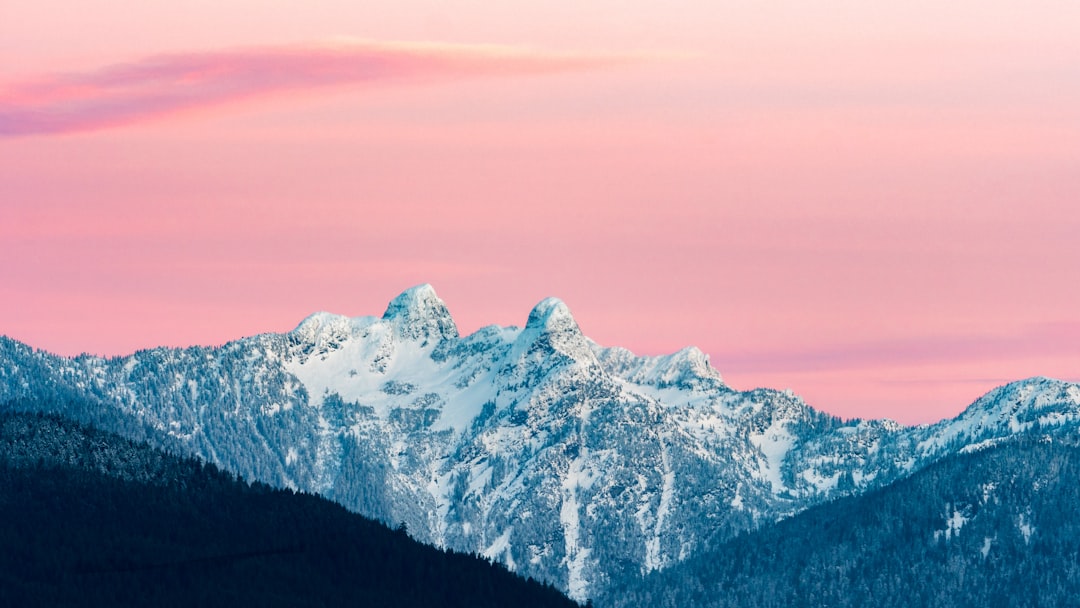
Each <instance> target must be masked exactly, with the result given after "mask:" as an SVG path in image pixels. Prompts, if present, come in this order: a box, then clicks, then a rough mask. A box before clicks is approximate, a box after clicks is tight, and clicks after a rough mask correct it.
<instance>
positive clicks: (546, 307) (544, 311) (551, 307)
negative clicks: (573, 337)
mask: <svg viewBox="0 0 1080 608" xmlns="http://www.w3.org/2000/svg"><path fill="white" fill-rule="evenodd" d="M525 329H526V330H533V331H536V332H540V333H558V332H578V333H580V332H581V329H580V328H579V327H578V324H577V321H575V320H574V315H572V314H570V308H569V307H568V306H567V305H566V304H564V303H563V301H562V300H560V299H559V298H544V299H543V300H541V301H540V303H539V304H537V305H536V306H534V307H533V309H532V311H531V312H529V320H528V321H527V322H526V323H525Z"/></svg>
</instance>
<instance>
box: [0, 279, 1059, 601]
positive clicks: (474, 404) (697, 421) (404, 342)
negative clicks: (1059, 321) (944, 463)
mask: <svg viewBox="0 0 1080 608" xmlns="http://www.w3.org/2000/svg"><path fill="white" fill-rule="evenodd" d="M27 400H33V404H32V405H24V404H26V403H28V401H27ZM73 400H76V402H77V403H79V404H83V403H93V404H96V405H94V406H93V407H91V408H82V407H72V406H69V405H68V404H69V403H71V402H72V401H73ZM43 401H44V402H47V403H48V405H47V406H45V407H46V408H47V409H53V410H56V411H62V412H64V413H65V414H66V415H69V416H74V417H77V418H78V419H80V420H84V421H86V422H89V423H93V424H97V425H100V426H102V427H103V428H108V429H115V430H118V431H119V432H124V433H125V434H128V435H130V436H140V437H141V436H145V437H146V438H147V439H149V440H150V441H153V442H156V443H157V445H168V446H174V447H175V448H177V449H181V450H183V451H184V452H185V453H188V454H194V455H198V456H200V457H202V458H205V459H206V460H208V461H210V462H212V463H215V464H217V465H219V466H222V467H224V468H226V469H228V470H230V471H234V472H237V473H239V474H241V475H243V476H244V477H245V478H247V479H253V480H254V479H257V480H261V481H264V482H266V483H270V484H272V485H275V486H280V487H288V488H295V489H302V490H306V491H311V492H318V493H320V494H322V495H324V496H326V497H328V498H331V499H333V500H335V501H337V502H339V503H341V504H343V505H345V506H346V507H348V508H349V509H352V510H355V511H357V512H360V513H362V514H365V515H368V516H371V517H375V518H377V519H380V520H382V521H384V522H387V523H390V524H392V525H397V524H398V523H404V524H406V525H407V526H408V529H409V530H410V533H411V534H412V535H414V536H415V537H416V538H418V539H420V540H423V541H424V542H428V543H432V544H435V545H437V546H445V547H450V548H453V549H455V550H459V551H465V552H476V553H481V554H483V555H486V556H488V557H491V558H493V559H496V560H498V561H500V562H502V563H505V564H506V565H507V566H509V567H510V568H511V569H513V570H515V571H517V572H519V573H521V574H523V575H527V576H532V577H534V578H537V579H539V580H544V581H549V582H552V583H554V584H556V585H557V586H559V587H560V588H562V589H564V590H567V591H568V592H569V593H570V594H571V595H572V597H574V598H576V599H579V600H583V599H585V598H586V597H590V596H593V595H596V594H597V593H599V592H600V591H602V590H603V589H606V588H608V587H610V586H612V585H617V584H621V582H622V581H625V580H628V578H637V577H639V576H640V575H641V574H643V573H647V572H650V571H652V570H656V569H662V568H666V567H668V566H670V565H672V564H675V563H678V562H680V561H682V560H685V559H687V558H689V557H691V556H693V555H694V554H696V553H697V552H699V551H700V550H702V549H703V548H707V547H711V546H715V545H716V544H717V543H719V542H722V541H725V540H727V539H729V538H731V537H732V536H734V535H735V534H737V533H739V532H742V531H745V530H748V529H753V528H755V527H757V526H759V525H762V524H764V523H771V522H773V521H775V520H777V519H779V518H782V517H786V516H790V515H792V514H794V513H798V512H800V511H802V510H804V509H806V508H808V507H810V506H812V505H815V504H819V503H821V502H823V501H826V500H830V499H832V498H835V497H838V496H843V495H847V494H853V493H860V492H864V491H866V490H868V489H872V488H875V487H879V486H881V485H885V484H888V483H891V482H892V481H895V480H897V479H900V478H903V477H906V476H908V475H910V474H911V473H913V472H915V471H918V470H919V469H921V468H923V467H925V466H926V465H927V464H929V463H931V462H934V461H935V460H937V459H940V458H941V457H944V456H946V455H949V454H952V453H955V452H957V451H960V450H963V449H965V448H966V447H967V446H974V445H980V444H983V443H985V442H992V441H996V440H999V439H1001V438H1003V437H1008V436H1011V435H1013V434H1015V433H1017V432H1024V431H1025V430H1030V429H1031V428H1032V427H1033V425H1042V426H1046V427H1050V426H1055V425H1056V426H1057V427H1059V428H1061V429H1067V428H1072V427H1074V426H1076V425H1077V421H1078V420H1080V415H1078V413H1080V389H1078V387H1077V386H1076V385H1073V384H1067V383H1061V382H1057V381H1052V380H1047V379H1033V380H1030V381H1025V382H1022V383H1018V384H1015V385H1010V386H1009V387H1005V388H1002V389H999V390H997V391H995V392H993V393H991V394H990V395H988V396H987V397H984V398H983V399H981V400H980V401H979V402H977V403H976V404H974V405H973V406H972V407H971V408H970V409H969V410H968V411H967V412H965V413H964V414H963V415H961V416H960V417H959V418H957V419H955V420H951V421H944V422H942V423H939V424H937V425H932V426H924V427H915V428H907V427H902V426H900V425H897V424H895V423H891V422H888V421H851V422H844V421H841V420H839V419H836V418H833V417H831V416H828V415H825V414H822V413H820V412H817V411H815V410H813V409H812V408H810V407H809V406H807V405H806V404H805V403H804V402H803V401H802V400H800V399H799V398H797V397H795V396H794V395H792V394H790V393H786V392H779V391H772V390H766V389H758V390H754V391H749V392H738V391H734V390H732V389H730V388H729V387H727V386H726V385H725V384H724V382H723V380H722V378H721V376H720V374H719V373H717V372H716V370H714V369H713V368H712V367H710V366H709V364H708V361H707V358H706V357H705V355H704V354H703V353H701V351H699V350H697V349H693V348H688V349H685V350H683V351H680V352H678V353H675V354H673V355H668V356H662V357H638V356H635V355H634V354H632V353H630V352H629V351H627V350H624V349H619V348H605V347H602V346H599V345H597V344H595V343H593V342H592V341H590V340H589V339H588V338H586V337H585V336H584V335H583V334H582V333H581V331H580V329H579V327H578V325H577V323H576V322H575V320H574V318H573V316H572V315H571V314H570V311H569V309H568V308H567V307H566V305H565V304H563V303H562V302H560V301H559V300H557V299H554V298H551V299H547V300H544V301H543V302H541V303H539V304H538V305H537V306H536V307H535V308H534V309H533V310H532V311H531V312H530V314H529V316H528V319H527V321H526V323H525V326H524V327H520V328H519V327H496V326H490V327H486V328H483V329H481V330H479V331H477V332H476V333H474V334H472V335H469V336H464V337H462V336H460V335H459V332H458V330H457V327H456V325H455V324H454V322H453V319H452V318H451V316H450V314H449V311H448V310H447V308H446V306H445V304H444V303H443V302H442V301H441V300H440V299H439V298H438V296H437V295H436V294H435V292H434V290H433V289H432V288H431V287H430V286H426V285H424V286H419V287H416V288H413V289H410V290H408V291H406V292H405V293H403V294H401V295H400V296H398V297H397V298H395V299H394V300H393V301H392V302H391V303H390V304H389V305H388V307H387V309H386V312H385V313H384V314H383V315H382V317H378V318H377V317H361V318H348V317H342V316H337V315H331V314H328V313H318V314H315V315H312V316H311V317H309V318H308V319H306V320H305V321H304V322H302V323H301V324H300V325H299V326H298V327H297V328H296V329H295V330H294V331H292V332H290V333H288V334H283V335H274V334H267V335H261V336H255V337H252V338H247V339H243V340H238V341H236V342H232V343H229V344H226V345H224V346H222V347H220V348H206V347H193V348H187V349H153V350H148V351H140V352H138V353H135V354H134V355H132V356H130V357H122V358H114V359H100V358H95V357H88V356H83V357H78V358H75V359H66V358H60V357H55V356H52V355H49V354H47V353H43V352H39V351H33V350H32V349H30V348H28V347H26V346H24V345H21V344H19V343H17V342H14V341H11V340H6V339H3V340H0V403H4V402H6V403H7V404H8V405H7V407H8V408H10V409H19V408H31V409H32V408H39V407H42V406H41V405H40V403H41V402H43Z"/></svg>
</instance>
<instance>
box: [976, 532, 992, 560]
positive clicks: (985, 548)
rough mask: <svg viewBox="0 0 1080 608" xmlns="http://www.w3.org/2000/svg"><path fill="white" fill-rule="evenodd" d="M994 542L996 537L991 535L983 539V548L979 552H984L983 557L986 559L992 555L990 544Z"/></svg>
mask: <svg viewBox="0 0 1080 608" xmlns="http://www.w3.org/2000/svg"><path fill="white" fill-rule="evenodd" d="M993 543H994V539H993V538H991V537H989V536H987V537H986V538H984V539H983V546H982V549H979V552H980V553H982V556H983V559H986V556H988V555H990V545H992V544H993Z"/></svg>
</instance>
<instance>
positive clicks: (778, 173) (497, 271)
mask: <svg viewBox="0 0 1080 608" xmlns="http://www.w3.org/2000/svg"><path fill="white" fill-rule="evenodd" d="M382 4H385V5H382ZM1077 58H1080V4H1078V3H1075V2H1065V1H1060V2H1051V1H1038V0H1036V1H1034V2H1019V1H999V0H988V1H985V2H978V3H976V2H967V1H963V2H955V3H948V5H947V6H942V5H941V4H940V3H931V2H926V1H918V0H917V1H913V2H889V3H885V2H877V1H871V2H846V1H845V2H840V1H831V0H827V1H825V2H818V3H805V2H794V1H779V2H770V3H755V2H741V1H739V2H726V1H720V2H698V1H685V2H674V3H656V2H619V3H616V2H607V1H603V2H588V3H581V2H564V1H563V0H555V1H551V2H502V3H490V2H483V3H481V2H477V1H462V2H454V3H448V2H434V1H430V0H405V1H402V2H394V3H371V2H356V1H350V2H344V1H340V2H339V1H334V2H326V1H315V2H304V3H301V2H281V1H273V2H268V1H264V0H260V1H258V2H256V1H254V0H243V1H240V2H225V3H220V2H206V1H201V0H200V1H194V2H183V3H178V2H160V1H157V0H153V1H144V2H138V3H132V2H126V1H124V2H121V1H119V0H87V1H86V2H83V3H80V4H79V8H78V10H73V9H72V7H71V5H70V3H67V2H59V1H57V0H33V1H30V0H5V1H4V2H3V3H2V4H0V279H2V280H0V334H6V335H8V336H11V337H13V338H15V339H18V340H21V341H24V342H27V343H28V344H31V345H33V346H35V347H38V348H43V349H46V350H50V351H53V352H57V353H60V354H66V355H72V354H77V353H80V352H91V353H96V354H103V355H113V354H123V353H128V352H131V351H133V350H135V349H139V348H147V347H152V346H156V345H190V344H220V343H222V342H225V341H228V340H231V339H235V338H239V337H242V336H245V335H251V334H255V333H261V332H268V331H287V330H289V329H291V328H293V327H294V326H295V325H296V324H298V323H299V322H300V320H302V319H303V318H304V317H305V316H307V315H308V314H309V313H311V312H314V311H317V310H328V311H332V312H336V313H341V314H348V315H354V316H358V315H377V314H381V312H382V311H383V309H384V308H385V305H386V303H387V301H389V300H390V299H391V298H392V297H394V296H395V295H397V294H398V293H400V292H401V291H402V290H404V289H406V288H408V287H410V286H413V285H416V284H418V283H431V284H432V285H434V287H435V288H436V290H437V291H438V293H439V295H440V296H441V297H442V298H443V299H444V300H445V301H446V302H447V305H448V306H449V308H450V310H451V312H452V313H453V314H454V317H455V319H456V320H457V322H458V325H459V327H460V328H461V330H462V331H463V333H468V332H471V331H474V330H476V329H478V328H479V327H480V326H481V325H485V324H490V323H498V324H502V325H511V324H513V325H521V324H523V323H524V321H525V318H526V316H527V315H528V312H529V309H530V308H531V307H532V306H533V305H534V304H536V303H537V302H538V301H540V300H541V299H542V298H544V297H547V296H557V297H559V298H561V299H563V300H564V301H565V302H566V303H567V304H568V305H569V307H570V308H571V310H572V311H573V312H574V314H575V317H576V318H577V320H578V323H579V324H580V325H581V327H582V329H583V331H584V332H585V333H586V334H587V335H588V336H590V337H591V338H593V339H594V340H596V341H597V342H599V343H601V344H605V345H619V346H625V347H627V348H630V349H631V350H633V351H635V352H637V353H639V354H660V353H666V352H673V351H675V350H678V349H680V348H682V347H684V346H687V345H691V344H693V345H696V346H698V347H700V348H701V349H702V350H704V351H705V352H707V353H709V354H710V356H711V359H712V363H713V365H714V366H715V367H716V368H717V369H718V370H719V371H720V372H721V373H722V374H723V375H724V377H725V379H726V381H727V382H728V383H729V384H730V385H731V386H733V387H734V388H738V389H749V388H753V387H756V386H769V387H773V388H779V389H784V388H791V389H792V390H794V391H795V392H796V393H798V394H799V395H801V396H803V397H804V398H805V399H806V400H807V401H808V402H809V403H810V404H811V405H813V406H815V407H817V408H819V409H823V410H825V411H828V412H831V413H834V414H838V415H841V416H845V417H851V416H859V417H881V416H887V417H891V418H894V419H897V420H900V421H902V422H907V423H915V422H928V421H935V420H938V419H940V418H943V417H947V416H952V415H954V414H956V413H957V412H958V411H959V410H960V409H962V408H963V407H964V406H966V405H967V404H968V403H970V402H971V401H973V400H974V399H975V398H976V397H978V396H979V395H981V394H982V393H983V392H985V391H986V390H989V389H990V388H992V387H994V386H997V385H999V384H1002V383H1004V382H1008V381H1011V380H1017V379H1021V378H1024V377H1028V376H1033V375H1046V376H1051V377H1057V378H1061V379H1065V380H1078V379H1080V238H1078V234H1080V61H1078V60H1077Z"/></svg>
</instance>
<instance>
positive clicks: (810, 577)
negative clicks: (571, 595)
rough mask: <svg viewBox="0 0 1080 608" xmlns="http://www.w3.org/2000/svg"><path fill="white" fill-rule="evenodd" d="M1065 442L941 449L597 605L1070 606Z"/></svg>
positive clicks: (1078, 581)
mask: <svg viewBox="0 0 1080 608" xmlns="http://www.w3.org/2000/svg"><path fill="white" fill-rule="evenodd" d="M1077 439H1078V438H1077V436H1075V435H1072V436H1065V437H1058V438H1056V439H1054V440H1051V439H1050V438H1049V437H1027V438H1020V439H1013V440H1009V441H1006V442H1002V443H1000V444H998V445H996V446H992V447H987V448H984V449H983V450H980V451H975V452H973V453H968V454H959V455H953V456H949V457H947V458H945V459H943V460H941V461H939V462H937V463H935V464H933V465H931V466H929V467H927V468H925V469H923V470H922V471H920V472H918V473H915V474H914V475H912V476H911V477H909V478H907V479H904V480H901V481H899V482H896V483H895V484H893V485H890V486H888V487H886V488H883V489H880V490H877V491H873V492H870V493H868V494H865V495H862V496H857V497H849V498H845V499H840V500H837V501H834V502H830V503H827V504H825V505H822V506H819V507H815V508H812V509H809V510H807V511H805V512H803V513H800V514H798V515H796V516H794V517H792V518H790V519H787V520H785V521H782V522H780V523H778V524H776V525H773V526H768V527H765V528H762V529H759V530H757V531H754V532H750V533H748V534H745V535H742V536H740V537H738V538H736V539H734V540H732V541H729V542H727V543H724V544H722V545H721V546H718V547H717V548H715V549H713V550H709V551H706V552H703V553H701V554H699V555H697V556H695V557H693V558H691V559H689V560H687V561H686V562H684V563H683V564H679V565H677V566H675V567H673V568H671V569H669V570H666V571H664V572H660V573H654V574H652V575H650V576H649V577H647V578H646V579H645V580H643V581H641V582H639V583H637V584H631V585H628V586H625V587H620V588H618V589H612V590H611V593H610V594H608V595H607V596H605V597H603V598H600V599H599V600H598V601H597V605H598V606H606V607H610V608H618V607H629V606H646V605H648V606H696V607H699V608H722V607H727V606H731V607H736V606H737V607H740V608H742V607H745V606H776V607H787V606H834V607H837V608H843V607H845V606H869V605H881V606H895V607H899V608H903V607H907V606H910V607H913V608H914V607H919V608H923V607H927V606H936V607H942V608H945V607H957V608H959V607H972V608H975V607H982V606H1067V605H1073V604H1075V602H1076V598H1077V597H1080V520H1077V519H1076V517H1074V513H1075V511H1076V506H1077V505H1078V504H1080V486H1077V484H1076V482H1075V480H1076V479H1077V478H1078V476H1080V447H1077Z"/></svg>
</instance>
